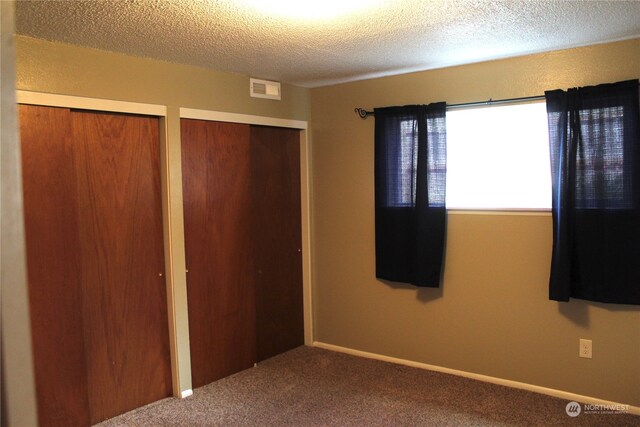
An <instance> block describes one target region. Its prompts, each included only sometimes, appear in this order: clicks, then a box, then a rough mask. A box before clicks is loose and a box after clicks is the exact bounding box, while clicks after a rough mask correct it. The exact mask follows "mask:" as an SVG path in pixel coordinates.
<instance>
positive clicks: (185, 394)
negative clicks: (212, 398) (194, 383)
mask: <svg viewBox="0 0 640 427" xmlns="http://www.w3.org/2000/svg"><path fill="white" fill-rule="evenodd" d="M192 394H193V390H191V389H187V390H183V391H182V393H180V398H182V399H184V398H186V397H189V396H191V395H192Z"/></svg>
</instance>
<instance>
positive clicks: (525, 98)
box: [354, 95, 544, 119]
mask: <svg viewBox="0 0 640 427" xmlns="http://www.w3.org/2000/svg"><path fill="white" fill-rule="evenodd" d="M539 99H544V95H537V96H523V97H520V98H508V99H495V100H494V99H491V98H489V99H488V100H487V101H476V102H463V103H462V104H447V110H451V109H456V108H464V107H479V106H482V105H494V104H509V103H512V102H523V101H536V100H539ZM354 111H355V112H356V113H357V114H358V115H359V116H360V118H361V119H366V118H367V117H369V116H375V115H376V114H375V112H373V111H367V110H365V109H364V108H356V109H354Z"/></svg>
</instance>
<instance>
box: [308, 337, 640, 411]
mask: <svg viewBox="0 0 640 427" xmlns="http://www.w3.org/2000/svg"><path fill="white" fill-rule="evenodd" d="M313 346H314V347H318V348H323V349H325V350H331V351H337V352H340V353H346V354H351V355H353V356H360V357H366V358H368V359H376V360H381V361H383V362H391V363H396V364H398V365H405V366H411V367H413V368H420V369H426V370H428V371H436V372H442V373H445V374H451V375H457V376H459V377H465V378H471V379H474V380H478V381H484V382H487V383H492V384H498V385H503V386H507V387H512V388H517V389H521V390H527V391H533V392H535V393H540V394H546V395H548V396H553V397H558V398H560V399H565V400H569V401H575V402H580V403H587V404H591V405H624V406H627V407H628V408H629V413H630V414H634V415H640V407H638V406H631V405H626V404H622V403H618V402H611V401H608V400H603V399H598V398H595V397H590V396H583V395H581V394H575V393H569V392H566V391H562V390H555V389H552V388H547V387H541V386H537V385H533V384H527V383H521V382H518V381H511V380H506V379H503V378H496V377H491V376H488V375H482V374H474V373H472V372H466V371H459V370H457V369H450V368H444V367H442V366H436V365H429V364H427V363H421V362H415V361H413V360H406V359H399V358H397V357H390V356H384V355H381V354H377V353H369V352H366V351H361V350H354V349H352V348H347V347H340V346H337V345H333V344H327V343H323V342H319V341H314V342H313Z"/></svg>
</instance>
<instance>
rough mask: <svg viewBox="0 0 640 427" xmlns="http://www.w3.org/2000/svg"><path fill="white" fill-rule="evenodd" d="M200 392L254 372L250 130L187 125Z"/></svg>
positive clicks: (192, 327)
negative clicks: (230, 377)
mask: <svg viewBox="0 0 640 427" xmlns="http://www.w3.org/2000/svg"><path fill="white" fill-rule="evenodd" d="M180 126H181V136H182V177H183V198H184V228H185V251H186V263H187V269H188V270H189V272H188V273H187V300H188V304H189V337H190V339H189V342H190V345H191V373H192V382H193V386H194V387H200V386H202V385H205V384H208V383H210V382H212V381H215V380H217V379H219V378H222V377H225V376H227V375H230V374H233V373H235V372H238V371H241V370H243V369H246V368H248V367H251V366H253V364H254V363H255V304H254V292H253V278H252V262H251V256H252V252H251V248H252V246H251V245H252V236H251V188H250V183H251V181H250V159H249V154H250V147H249V126H247V125H241V124H232V123H217V122H208V121H200V120H187V119H183V120H181V125H180Z"/></svg>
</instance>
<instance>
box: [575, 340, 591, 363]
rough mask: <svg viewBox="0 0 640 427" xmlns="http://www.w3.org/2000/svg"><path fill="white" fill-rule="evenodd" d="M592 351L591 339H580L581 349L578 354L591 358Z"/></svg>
mask: <svg viewBox="0 0 640 427" xmlns="http://www.w3.org/2000/svg"><path fill="white" fill-rule="evenodd" d="M591 352H592V347H591V340H583V339H580V351H579V353H578V356H580V357H584V358H585V359H591Z"/></svg>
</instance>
